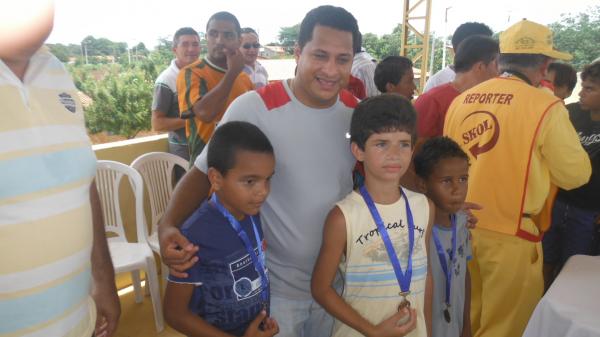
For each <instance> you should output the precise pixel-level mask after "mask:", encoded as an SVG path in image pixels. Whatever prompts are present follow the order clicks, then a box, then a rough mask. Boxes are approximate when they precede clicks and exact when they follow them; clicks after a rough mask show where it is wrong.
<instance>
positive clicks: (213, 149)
mask: <svg viewBox="0 0 600 337" xmlns="http://www.w3.org/2000/svg"><path fill="white" fill-rule="evenodd" d="M238 151H250V152H259V153H269V154H273V146H272V145H271V142H270V141H269V139H268V138H267V136H266V135H265V134H264V133H263V132H262V131H260V129H259V128H258V127H257V126H256V125H254V124H250V123H248V122H238V121H235V122H228V123H225V124H223V125H220V126H219V127H218V128H217V130H215V133H214V134H213V136H212V138H211V139H210V143H208V154H207V162H208V167H213V168H215V169H216V170H217V171H219V172H220V173H221V174H222V175H225V174H227V171H229V170H230V169H232V168H233V167H235V165H236V162H235V158H236V154H237V152H238Z"/></svg>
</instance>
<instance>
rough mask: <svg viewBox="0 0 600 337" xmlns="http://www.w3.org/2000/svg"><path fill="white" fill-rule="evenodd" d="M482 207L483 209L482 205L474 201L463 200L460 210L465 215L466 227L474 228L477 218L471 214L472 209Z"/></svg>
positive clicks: (477, 209)
mask: <svg viewBox="0 0 600 337" xmlns="http://www.w3.org/2000/svg"><path fill="white" fill-rule="evenodd" d="M482 209H483V206H481V205H479V204H476V203H474V202H468V201H465V203H464V205H463V208H462V210H463V212H465V214H466V215H467V228H468V229H474V228H475V227H476V225H477V222H478V221H479V219H477V217H476V216H475V214H473V210H476V211H479V210H482Z"/></svg>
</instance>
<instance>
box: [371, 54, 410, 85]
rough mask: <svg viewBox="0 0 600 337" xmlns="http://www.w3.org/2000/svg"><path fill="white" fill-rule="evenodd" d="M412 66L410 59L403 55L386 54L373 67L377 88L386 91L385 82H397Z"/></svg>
mask: <svg viewBox="0 0 600 337" xmlns="http://www.w3.org/2000/svg"><path fill="white" fill-rule="evenodd" d="M412 66H413V63H412V61H411V60H409V59H408V58H406V57H404V56H388V57H386V58H384V59H383V60H381V62H379V63H378V64H377V67H375V75H374V77H373V80H374V81H375V86H377V90H379V91H381V92H386V88H385V86H386V84H388V83H392V84H394V85H396V84H398V82H400V80H401V79H402V76H404V74H406V72H407V71H408V70H409V69H412Z"/></svg>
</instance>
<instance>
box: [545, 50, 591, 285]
mask: <svg viewBox="0 0 600 337" xmlns="http://www.w3.org/2000/svg"><path fill="white" fill-rule="evenodd" d="M581 80H582V85H581V87H582V89H581V92H580V93H579V103H573V104H569V105H568V106H567V109H568V110H569V118H570V119H571V122H572V123H573V126H574V127H575V130H576V131H577V133H578V134H579V139H580V141H581V145H582V146H583V147H584V149H585V150H586V152H587V153H588V155H589V156H590V161H591V163H592V176H591V178H590V181H589V182H588V183H587V184H585V185H583V186H581V187H579V188H576V189H573V190H570V191H565V190H559V192H558V195H557V197H556V202H555V204H554V209H553V210H552V226H551V227H550V230H549V231H548V232H547V233H546V235H545V236H544V240H543V242H542V243H543V248H544V274H545V275H544V276H545V280H546V284H547V285H548V286H549V285H550V283H551V282H552V280H553V278H554V276H555V275H556V274H557V273H558V272H559V271H560V268H562V266H563V264H564V263H565V262H566V261H567V259H568V258H569V257H571V256H572V255H575V254H585V255H591V254H593V253H594V252H595V250H596V249H595V248H596V247H594V245H595V243H594V239H595V238H594V237H595V236H597V229H598V224H599V221H600V61H596V62H594V63H592V64H590V65H588V66H586V67H585V68H584V70H583V72H582V73H581ZM596 239H600V238H598V237H596Z"/></svg>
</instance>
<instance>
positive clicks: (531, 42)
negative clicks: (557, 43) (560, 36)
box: [500, 19, 573, 61]
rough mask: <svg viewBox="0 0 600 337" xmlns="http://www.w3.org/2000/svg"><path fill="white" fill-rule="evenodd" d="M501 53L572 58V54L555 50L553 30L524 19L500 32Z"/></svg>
mask: <svg viewBox="0 0 600 337" xmlns="http://www.w3.org/2000/svg"><path fill="white" fill-rule="evenodd" d="M500 53H502V54H541V55H545V56H548V57H551V58H554V59H559V60H567V61H568V60H570V59H572V58H573V56H571V54H568V53H563V52H560V51H558V50H555V49H554V47H553V45H552V31H551V30H550V29H549V28H548V27H546V26H544V25H540V24H539V23H535V22H532V21H529V20H527V19H523V20H521V21H520V22H518V23H515V24H514V25H512V26H510V27H509V28H508V29H507V30H505V31H503V32H502V33H500Z"/></svg>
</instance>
